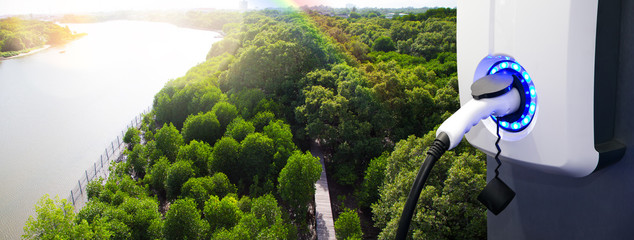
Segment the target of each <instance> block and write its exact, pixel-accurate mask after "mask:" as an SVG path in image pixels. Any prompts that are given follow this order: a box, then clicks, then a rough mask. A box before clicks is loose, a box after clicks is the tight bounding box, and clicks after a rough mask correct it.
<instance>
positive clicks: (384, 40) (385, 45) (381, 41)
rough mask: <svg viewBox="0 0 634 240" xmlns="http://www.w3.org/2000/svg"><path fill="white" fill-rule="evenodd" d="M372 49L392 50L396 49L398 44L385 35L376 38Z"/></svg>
mask: <svg viewBox="0 0 634 240" xmlns="http://www.w3.org/2000/svg"><path fill="white" fill-rule="evenodd" d="M372 50H374V51H382V52H390V51H394V50H396V45H395V44H394V41H392V39H391V38H390V37H387V36H383V37H379V38H377V39H376V40H374V44H372Z"/></svg>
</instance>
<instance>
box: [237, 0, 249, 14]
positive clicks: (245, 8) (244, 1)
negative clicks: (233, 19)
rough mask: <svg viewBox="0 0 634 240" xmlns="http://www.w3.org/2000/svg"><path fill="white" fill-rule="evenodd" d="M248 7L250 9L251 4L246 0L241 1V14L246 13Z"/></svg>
mask: <svg viewBox="0 0 634 240" xmlns="http://www.w3.org/2000/svg"><path fill="white" fill-rule="evenodd" d="M248 7H249V3H248V2H247V1H246V0H242V1H240V5H239V7H238V9H240V11H241V12H246V11H247V9H248Z"/></svg>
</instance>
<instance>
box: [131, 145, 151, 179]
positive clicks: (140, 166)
mask: <svg viewBox="0 0 634 240" xmlns="http://www.w3.org/2000/svg"><path fill="white" fill-rule="evenodd" d="M127 155H128V158H127V161H128V163H129V164H130V170H131V171H130V173H131V174H132V173H134V175H135V176H136V177H137V178H139V179H142V178H143V177H144V176H145V171H146V168H147V165H148V160H147V157H146V151H145V147H144V146H143V145H140V144H137V145H135V146H134V148H133V149H132V151H127Z"/></svg>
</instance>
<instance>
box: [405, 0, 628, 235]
mask: <svg viewBox="0 0 634 240" xmlns="http://www.w3.org/2000/svg"><path fill="white" fill-rule="evenodd" d="M457 10H458V11H457V59H458V62H457V63H458V80H459V95H460V103H461V108H460V109H459V110H458V111H456V112H455V113H454V115H452V116H451V117H450V118H449V119H447V120H446V121H445V122H444V123H443V124H442V125H441V126H440V127H439V128H438V130H437V132H436V136H437V137H436V140H435V141H434V144H433V145H432V146H430V148H429V150H428V151H427V157H426V158H425V161H424V163H423V165H422V166H421V169H420V170H419V173H418V175H417V177H416V179H415V181H414V184H413V186H412V189H411V191H410V193H409V197H408V199H407V202H406V203H405V207H404V210H403V214H402V216H401V219H400V221H399V229H398V231H397V235H396V236H397V239H404V238H405V236H406V234H407V226H408V225H409V220H410V219H411V216H412V215H411V212H413V209H414V208H415V202H416V201H417V199H418V196H419V195H420V189H422V187H423V186H424V182H425V181H426V179H427V177H428V175H429V172H430V169H431V167H432V166H433V164H434V163H435V161H436V160H437V159H438V158H439V157H440V156H441V155H442V154H443V153H444V151H445V150H448V149H449V150H450V149H452V148H453V147H455V146H456V145H457V144H458V143H459V142H460V140H462V137H463V135H464V136H465V138H466V140H467V141H469V143H470V144H471V145H473V146H474V147H476V148H478V149H480V150H482V151H483V152H485V153H486V154H487V155H488V156H489V157H488V161H489V167H488V174H487V175H488V176H487V178H489V179H490V181H489V183H488V184H487V186H486V187H485V188H484V190H483V191H482V193H481V194H480V195H479V196H478V200H479V201H480V202H482V203H483V204H485V205H486V206H487V208H488V209H489V210H491V212H490V213H492V214H495V215H496V216H497V217H494V216H493V215H491V214H489V215H488V216H489V218H488V220H487V222H488V223H487V225H488V235H489V238H492V239H631V238H632V236H634V229H632V228H631V227H629V224H630V223H631V222H634V205H632V200H633V199H634V191H632V190H631V189H634V188H633V186H631V183H632V182H634V174H631V172H632V171H634V163H630V162H631V161H626V162H624V161H619V160H620V159H621V158H629V159H632V158H634V153H631V152H629V151H626V150H627V146H630V148H631V147H632V146H631V144H629V142H631V141H628V139H634V131H633V130H632V126H634V124H632V122H634V116H630V115H629V114H628V113H631V112H634V106H631V105H632V104H628V103H629V102H632V101H634V96H633V95H632V94H631V89H634V81H633V80H634V77H633V76H634V60H631V59H633V58H632V56H634V44H631V43H632V42H634V1H628V0H562V1H546V0H498V1H496V0H458V6H457ZM630 46H632V47H630ZM509 76H512V78H513V80H512V83H509V82H508V81H501V80H500V79H503V78H506V79H508V78H509ZM498 80H500V81H498ZM505 84H510V85H505ZM476 85H478V86H477V87H475V86H476ZM482 86H484V87H482ZM617 86H618V87H617ZM623 86H626V87H627V86H630V87H631V88H630V89H627V88H626V87H625V88H623ZM513 94H516V96H517V95H519V98H520V100H519V103H518V101H516V98H515V97H509V96H510V95H513ZM503 102H507V103H508V104H506V105H505V104H504V103H503ZM619 103H620V104H619ZM509 109H515V110H514V111H510V110H509ZM617 135H618V137H617ZM626 144H627V145H626ZM494 155H495V159H496V161H498V165H497V168H495V176H494V177H493V178H492V179H491V177H492V175H493V174H492V171H491V170H492V169H493V167H491V165H492V164H491V163H492V161H491V160H492V159H493V156H494ZM500 159H501V160H502V161H500ZM502 162H504V163H511V164H505V165H504V166H505V167H503V169H502V170H503V171H500V172H499V171H498V168H499V167H500V166H501V165H500V164H501V163H502ZM611 164H618V165H619V166H618V167H607V166H609V165H611ZM600 169H604V170H601V171H598V170H600ZM593 172H596V173H593ZM498 175H499V176H500V177H498ZM501 179H505V181H509V180H510V183H511V184H510V185H511V187H509V186H508V185H507V184H505V183H504V181H502V180H501ZM515 191H517V192H518V193H517V194H518V195H519V196H520V197H519V199H517V200H515V201H514V202H513V203H511V201H513V199H514V197H515ZM509 203H511V204H510V205H509ZM507 206H509V208H510V209H507V210H505V213H504V214H501V215H498V214H499V213H501V212H502V210H504V209H505V208H507Z"/></svg>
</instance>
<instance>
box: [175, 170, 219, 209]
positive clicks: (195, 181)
mask: <svg viewBox="0 0 634 240" xmlns="http://www.w3.org/2000/svg"><path fill="white" fill-rule="evenodd" d="M212 187H213V183H212V182H211V179H210V178H209V176H207V177H201V178H190V179H189V180H187V182H185V183H184V184H183V187H182V188H181V196H182V197H183V198H191V199H193V200H194V201H195V202H196V205H197V207H198V209H200V210H203V207H204V206H205V201H207V199H209V193H210V192H211V189H212Z"/></svg>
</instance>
